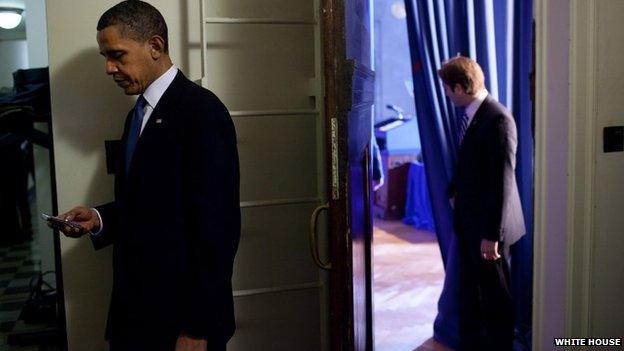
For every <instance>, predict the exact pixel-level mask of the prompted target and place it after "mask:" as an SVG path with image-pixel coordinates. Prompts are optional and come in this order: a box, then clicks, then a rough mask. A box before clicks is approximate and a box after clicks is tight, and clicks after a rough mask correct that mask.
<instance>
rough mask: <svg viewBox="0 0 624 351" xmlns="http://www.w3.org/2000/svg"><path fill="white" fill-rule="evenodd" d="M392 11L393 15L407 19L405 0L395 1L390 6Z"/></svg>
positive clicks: (400, 18) (399, 18)
mask: <svg viewBox="0 0 624 351" xmlns="http://www.w3.org/2000/svg"><path fill="white" fill-rule="evenodd" d="M390 12H391V13H392V17H394V18H396V19H398V20H402V19H405V17H406V16H407V13H406V12H405V2H404V1H395V2H394V3H393V4H392V6H390Z"/></svg>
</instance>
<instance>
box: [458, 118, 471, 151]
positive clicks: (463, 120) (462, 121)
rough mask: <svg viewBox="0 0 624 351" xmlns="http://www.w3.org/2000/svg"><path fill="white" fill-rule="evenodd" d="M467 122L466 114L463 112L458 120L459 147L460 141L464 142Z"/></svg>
mask: <svg viewBox="0 0 624 351" xmlns="http://www.w3.org/2000/svg"><path fill="white" fill-rule="evenodd" d="M469 121H470V119H469V118H468V115H467V114H466V112H464V113H463V115H462V116H461V117H460V119H459V145H461V143H462V141H463V140H464V136H465V135H466V130H467V129H468V122H469Z"/></svg>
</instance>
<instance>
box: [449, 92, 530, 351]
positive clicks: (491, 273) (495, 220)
mask: <svg viewBox="0 0 624 351" xmlns="http://www.w3.org/2000/svg"><path fill="white" fill-rule="evenodd" d="M516 148H517V132H516V126H515V122H514V119H513V117H512V116H511V114H510V113H509V111H507V109H505V108H504V107H503V106H502V105H501V104H499V103H498V102H497V101H495V100H494V99H492V98H491V97H490V96H487V97H486V99H485V100H484V101H483V103H482V104H481V106H480V107H479V108H478V110H477V112H476V113H475V116H474V118H473V120H472V122H471V124H470V126H469V127H468V129H467V131H466V134H465V136H464V139H463V141H462V144H461V146H460V149H459V157H458V164H457V168H456V171H455V176H454V179H453V182H452V189H451V195H453V196H454V197H455V213H454V226H455V232H456V234H457V237H458V243H459V251H460V350H497V351H503V350H511V346H512V341H513V315H512V305H511V294H510V291H509V268H508V265H507V261H506V257H504V256H505V254H504V250H503V245H505V244H508V243H513V242H515V241H516V240H517V239H518V238H519V237H520V236H522V235H523V234H524V233H525V226H524V217H523V214H522V208H521V205H520V197H519V195H518V188H517V184H516V176H515V165H516ZM482 239H487V240H490V241H498V242H499V251H500V254H501V256H503V257H502V258H501V259H499V260H497V261H486V260H484V259H483V258H482V257H481V248H480V246H481V240H482Z"/></svg>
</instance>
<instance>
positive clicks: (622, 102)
mask: <svg viewBox="0 0 624 351" xmlns="http://www.w3.org/2000/svg"><path fill="white" fill-rule="evenodd" d="M590 3H593V4H594V5H595V10H594V13H593V16H594V23H595V29H596V31H595V35H596V47H595V51H593V55H594V59H593V62H594V66H593V69H594V71H595V75H594V77H595V80H596V81H595V95H594V100H593V106H594V108H595V117H594V118H595V124H594V126H595V128H594V129H593V130H592V131H591V132H592V133H593V134H594V140H595V142H596V144H595V145H596V147H595V150H594V156H595V170H594V172H595V173H594V188H593V193H594V195H593V196H594V201H593V202H592V205H593V207H594V211H595V212H594V213H595V216H594V218H593V228H592V232H591V233H588V234H590V235H591V243H590V248H591V252H590V257H591V260H590V265H589V267H590V272H591V273H590V276H589V279H590V286H591V289H590V290H589V294H590V297H589V303H590V306H591V307H590V309H589V316H590V318H589V333H590V335H592V336H604V337H622V336H623V335H624V323H623V322H622V321H624V303H623V302H622V296H623V295H622V291H624V235H622V234H623V233H624V216H623V215H622V213H623V212H622V208H623V207H624V184H623V180H624V152H616V153H604V152H603V147H602V146H603V145H602V144H603V139H602V133H603V128H604V127H608V126H624V99H622V94H623V93H624V66H623V65H622V57H624V42H623V41H622V40H621V39H619V38H617V35H614V33H622V32H624V23H623V22H622V18H624V2H623V1H621V0H599V1H596V0H593V1H590ZM590 15H591V14H590ZM586 52H587V51H586ZM616 321H618V322H616Z"/></svg>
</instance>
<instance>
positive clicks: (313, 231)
mask: <svg viewBox="0 0 624 351" xmlns="http://www.w3.org/2000/svg"><path fill="white" fill-rule="evenodd" d="M323 210H329V204H324V205H320V206H318V207H317V208H315V209H314V212H312V217H311V218H310V253H311V254H312V258H313V259H314V263H316V265H317V266H319V268H321V269H325V270H330V269H331V262H329V261H328V262H323V261H321V258H320V257H319V252H318V238H317V237H318V232H317V222H318V216H319V214H321V212H322V211H323Z"/></svg>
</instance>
